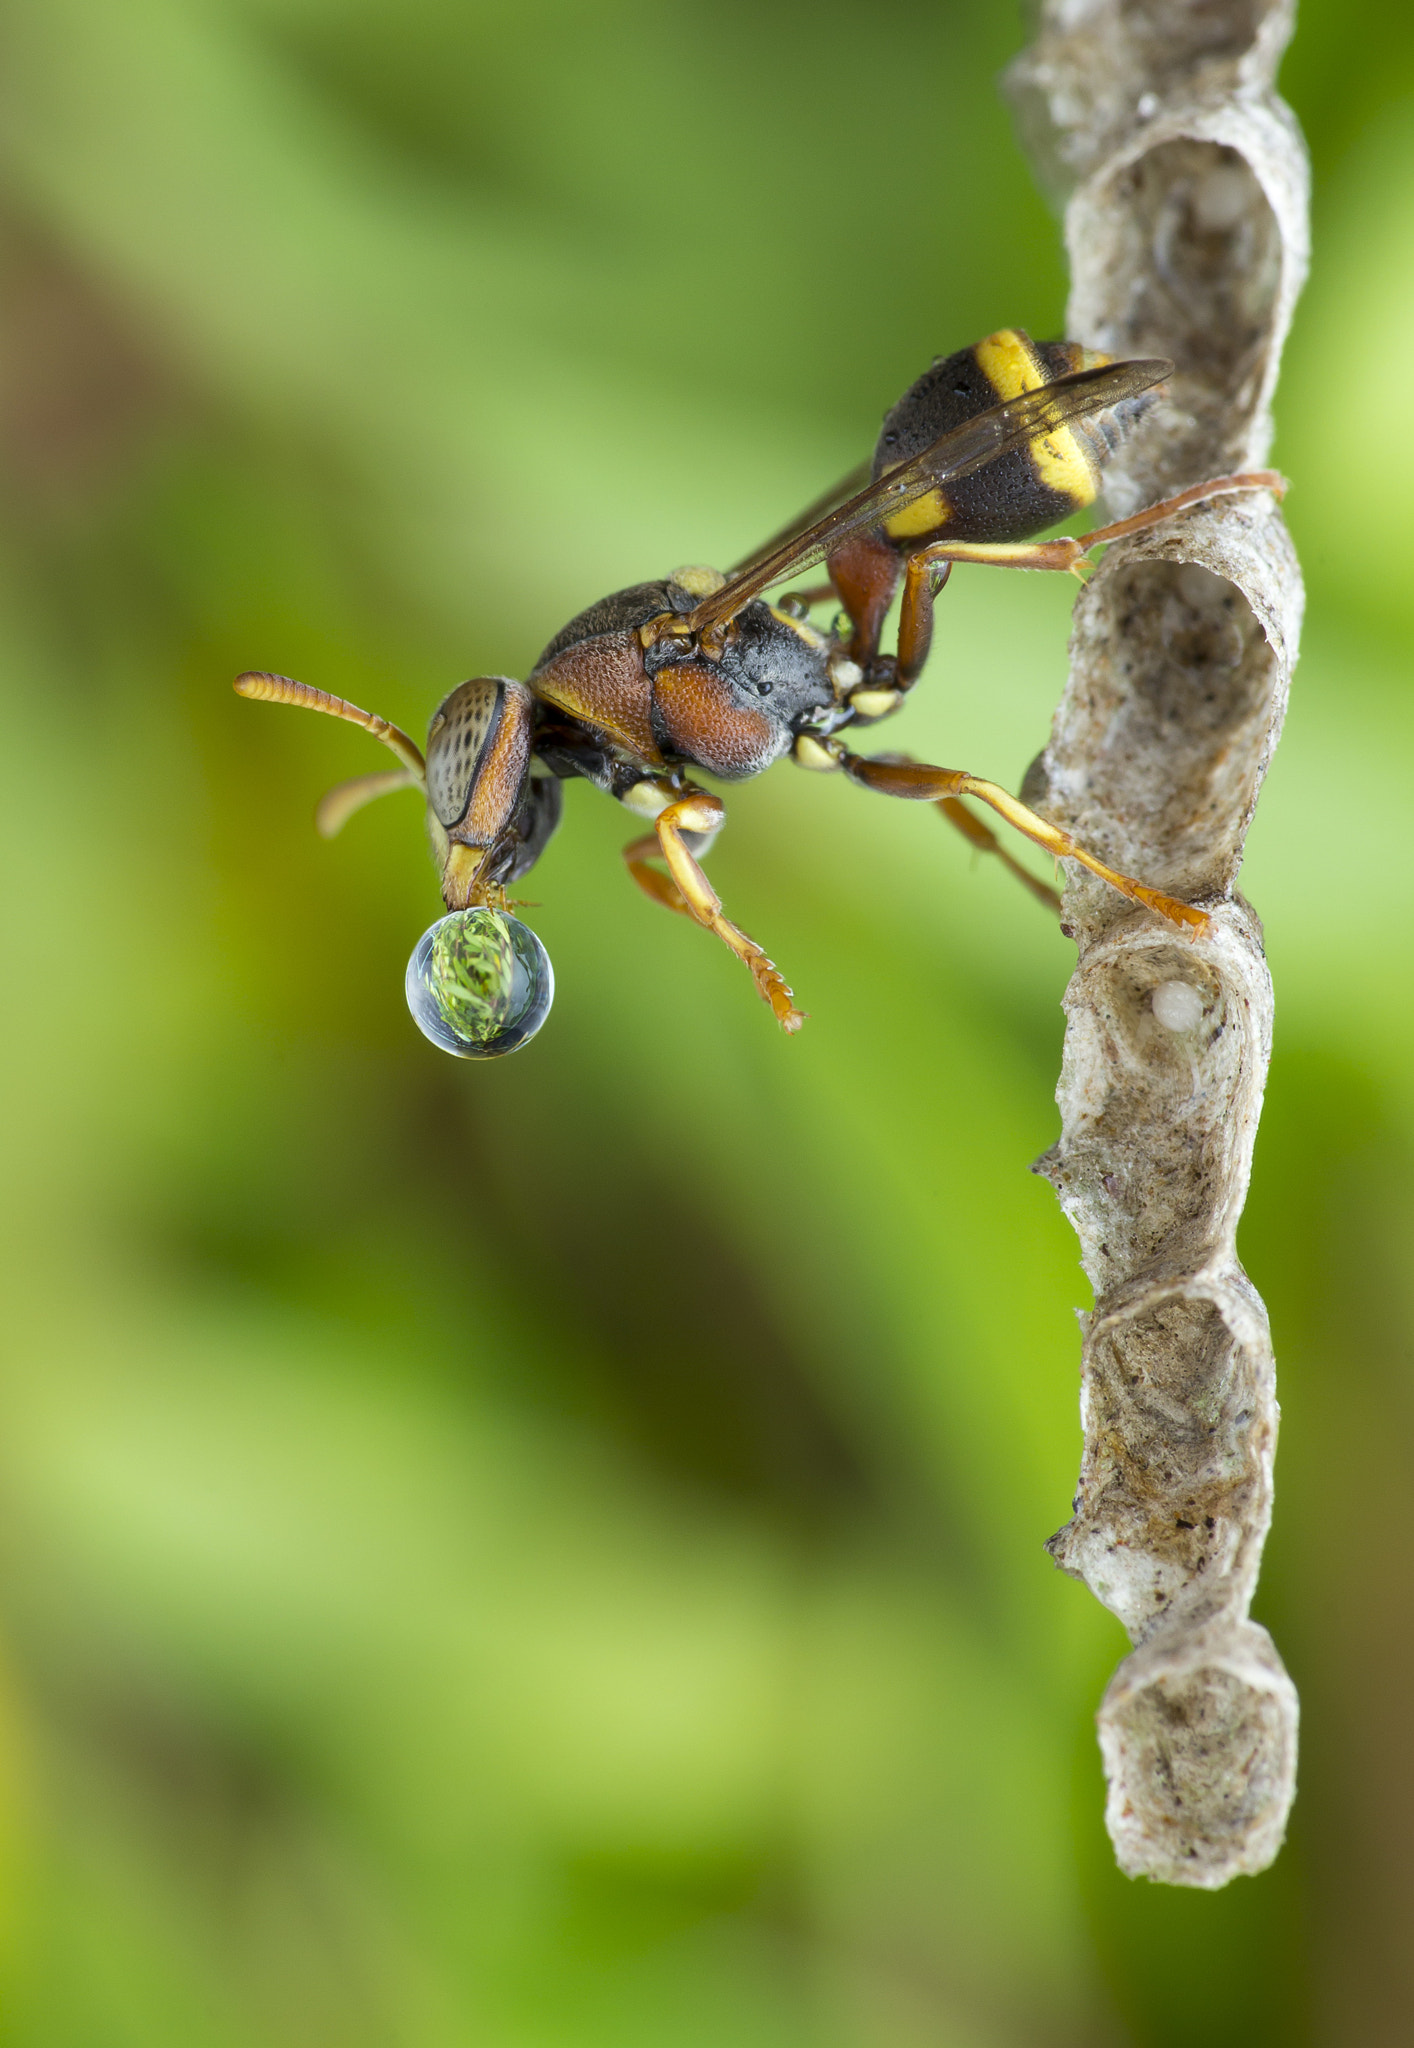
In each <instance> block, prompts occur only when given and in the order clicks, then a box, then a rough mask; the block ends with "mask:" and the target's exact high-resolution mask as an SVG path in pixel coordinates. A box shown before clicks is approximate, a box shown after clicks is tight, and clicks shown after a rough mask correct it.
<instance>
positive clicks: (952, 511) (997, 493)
mask: <svg viewBox="0 0 1414 2048" xmlns="http://www.w3.org/2000/svg"><path fill="white" fill-rule="evenodd" d="M1108 361H1109V358H1108V357H1107V356H1101V355H1096V354H1095V353H1093V352H1092V351H1091V350H1089V349H1083V348H1081V347H1079V346H1078V344H1076V343H1074V342H1066V341H1060V342H1040V343H1038V342H1034V341H1033V340H1032V339H1031V337H1030V335H1029V334H1026V333H1024V332H1023V331H1022V329H1021V328H1019V327H1004V328H1002V329H1000V330H999V332H998V333H996V334H989V335H988V336H987V338H986V339H985V341H979V342H976V343H974V344H973V346H972V347H971V348H965V349H959V350H958V351H957V353H956V354H955V355H951V356H944V357H940V358H939V359H938V361H937V362H935V363H934V364H933V365H932V367H931V368H930V369H928V370H926V371H925V372H924V374H923V375H922V376H921V377H920V378H919V379H918V381H917V383H916V384H914V385H913V386H911V388H910V389H909V390H908V391H906V392H905V393H904V395H903V397H902V398H901V399H900V400H899V402H898V404H897V405H896V406H894V408H893V410H892V411H891V412H890V413H889V414H888V416H887V418H886V419H885V421H884V428H883V432H882V434H881V435H880V437H879V443H878V446H877V448H876V450H875V454H874V475H875V476H876V477H877V476H881V475H882V474H883V473H884V472H885V471H886V470H889V469H891V468H893V466H894V465H895V464H896V463H899V462H906V461H908V460H909V458H910V457H912V456H914V455H917V454H920V453H921V452H922V451H923V450H924V449H925V448H927V447H930V446H931V445H932V443H933V442H934V441H936V440H937V439H938V438H939V436H940V435H942V434H945V433H947V432H948V431H949V430H950V429H952V428H954V427H958V426H961V425H962V423H963V421H964V420H968V419H971V418H972V417H973V416H974V414H976V413H980V412H985V411H986V410H987V409H988V407H990V406H994V405H998V404H1002V403H1004V402H1005V401H1006V400H1008V399H1013V398H1019V397H1020V396H1021V394H1022V393H1023V392H1025V391H1035V390H1038V389H1041V388H1043V387H1044V386H1045V385H1047V384H1050V383H1052V382H1053V381H1054V380H1055V379H1056V378H1057V377H1060V376H1064V375H1065V374H1066V372H1067V371H1070V370H1080V369H1088V368H1090V367H1091V366H1093V365H1098V364H1102V363H1105V362H1108ZM1086 425H1088V423H1084V424H1076V425H1066V426H1059V427H1055V428H1052V429H1050V430H1048V431H1046V432H1042V433H1038V434H1036V435H1034V436H1033V437H1032V439H1031V441H1030V442H1029V443H1028V444H1027V446H1026V447H1025V448H1020V449H1016V450H1014V451H1013V452H1012V453H1011V454H1009V455H1004V456H1002V457H1000V458H999V460H997V461H996V462H993V463H990V464H989V465H988V466H987V467H986V468H984V469H981V470H976V471H974V472H973V473H972V474H971V475H969V476H964V477H959V478H957V479H955V480H954V481H953V482H952V483H949V484H946V485H942V486H939V487H938V488H937V489H935V490H932V491H929V492H928V493H927V495H926V496H925V497H922V498H919V499H916V500H915V502H914V503H913V504H911V505H910V506H909V507H908V508H907V510H906V511H903V512H900V513H898V514H896V515H895V517H894V518H892V519H890V520H889V521H888V522H887V524H886V526H885V528H884V531H885V533H886V534H887V535H888V537H889V539H890V540H892V541H896V542H900V543H902V544H904V545H911V544H913V543H915V542H918V541H922V540H930V539H936V538H938V537H940V536H941V535H943V534H946V535H947V537H948V538H949V539H950V540H959V541H1018V540H1028V539H1030V537H1031V536H1032V535H1033V534H1037V533H1040V532H1042V531H1043V530H1044V529H1045V528H1046V527H1048V526H1051V525H1054V524H1055V522H1056V521H1057V520H1058V519H1064V518H1066V517H1067V516H1068V515H1069V514H1070V513H1072V512H1075V511H1078V510H1080V508H1081V507H1082V506H1085V505H1089V504H1091V503H1093V501H1094V499H1095V497H1096V494H1097V493H1098V491H1099V488H1100V460H1099V451H1098V449H1097V448H1096V446H1095V442H1094V437H1093V435H1091V434H1090V433H1088V432H1087V431H1086Z"/></svg>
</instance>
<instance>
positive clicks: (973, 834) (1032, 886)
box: [935, 796, 1061, 917]
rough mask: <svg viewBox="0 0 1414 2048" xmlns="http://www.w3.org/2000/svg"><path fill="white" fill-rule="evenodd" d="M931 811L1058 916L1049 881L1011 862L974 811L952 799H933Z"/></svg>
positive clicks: (950, 797)
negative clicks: (994, 859)
mask: <svg viewBox="0 0 1414 2048" xmlns="http://www.w3.org/2000/svg"><path fill="white" fill-rule="evenodd" d="M935 808H936V809H937V810H938V811H939V812H940V813H941V814H942V816H943V817H945V818H946V819H947V821H948V823H949V824H950V825H955V826H956V827H957V829H958V831H959V832H960V833H961V834H962V836H963V838H964V839H965V840H966V841H967V843H968V845H969V846H971V847H973V848H975V850H976V851H977V852H978V853H994V854H995V855H996V856H997V859H998V860H999V861H1000V862H1001V864H1002V866H1003V867H1004V868H1005V869H1006V871H1007V873H1008V874H1009V875H1015V876H1016V879H1017V881H1018V882H1020V883H1021V886H1022V887H1023V888H1024V889H1029V890H1030V891H1031V894H1032V895H1033V896H1034V897H1035V898H1036V901H1037V902H1038V903H1044V904H1045V906H1046V908H1047V910H1049V911H1051V912H1053V913H1054V915H1055V916H1056V917H1059V916H1060V914H1061V900H1060V897H1059V896H1058V895H1057V894H1056V891H1055V890H1054V889H1053V888H1052V887H1051V885H1050V883H1049V882H1043V881H1042V880H1041V878H1040V876H1039V875H1033V874H1032V873H1031V871H1030V869H1029V868H1024V867H1023V866H1022V865H1021V862H1020V861H1019V860H1014V859H1013V858H1012V856H1011V854H1009V853H1008V852H1007V850H1006V848H1005V847H1004V846H1003V845H1002V842H1001V840H1000V839H998V837H997V835H996V833H995V832H994V831H993V830H992V828H991V826H990V825H984V824H983V822H982V820H981V819H980V818H979V817H978V816H977V814H976V812H975V811H969V810H968V808H967V806H966V804H965V803H962V802H960V801H959V799H958V798H957V797H955V796H942V797H939V798H938V799H937V803H936V805H935Z"/></svg>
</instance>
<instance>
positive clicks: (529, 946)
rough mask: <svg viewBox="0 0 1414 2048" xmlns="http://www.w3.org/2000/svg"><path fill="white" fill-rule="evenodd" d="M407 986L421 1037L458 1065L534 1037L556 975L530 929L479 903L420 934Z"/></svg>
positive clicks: (495, 1056) (507, 1049)
mask: <svg viewBox="0 0 1414 2048" xmlns="http://www.w3.org/2000/svg"><path fill="white" fill-rule="evenodd" d="M406 986H407V1000H408V1008H409V1009H410V1010H411V1012H412V1015H413V1021H414V1023H415V1024H416V1025H417V1028H418V1030H419V1031H421V1032H422V1034H423V1036H424V1037H426V1038H430V1039H431V1041H432V1043H433V1044H434V1045H435V1046H439V1047H440V1048H441V1050H442V1051H443V1052H449V1053H452V1054H453V1055H454V1056H455V1057H456V1058H458V1059H463V1060H490V1059H498V1058H499V1057H500V1056H501V1055H502V1054H503V1053H508V1052H518V1051H519V1049H520V1048H521V1046H523V1045H526V1044H528V1043H529V1041H530V1040H531V1039H532V1038H534V1036H535V1034H536V1032H537V1031H538V1030H539V1029H540V1027H541V1025H542V1024H543V1023H544V1022H545V1019H546V1018H547V1017H548V1016H549V1014H550V1005H551V1003H552V1002H553V1001H554V996H555V971H554V969H553V968H552V967H551V965H550V956H549V954H548V953H547V952H546V951H545V948H544V947H543V946H542V945H541V943H540V941H539V939H538V938H537V937H536V936H535V934H534V932H533V931H531V929H530V927H529V925H524V924H522V923H521V921H520V919H519V918H518V917H511V916H509V915H507V913H506V912H505V911H503V910H491V909H490V908H488V907H487V906H486V905H484V904H478V905H475V906H474V907H473V908H472V909H470V910H454V911H452V912H451V914H450V915H449V916H447V917H440V918H438V920H437V922H436V924H434V925H432V926H431V927H430V928H429V929H428V930H427V931H425V932H424V933H423V934H422V937H421V938H420V939H419V940H418V942H417V944H416V945H415V946H414V947H413V951H412V958H411V959H410V960H409V961H408V970H407V984H406Z"/></svg>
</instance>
